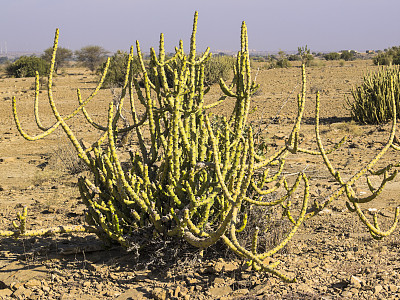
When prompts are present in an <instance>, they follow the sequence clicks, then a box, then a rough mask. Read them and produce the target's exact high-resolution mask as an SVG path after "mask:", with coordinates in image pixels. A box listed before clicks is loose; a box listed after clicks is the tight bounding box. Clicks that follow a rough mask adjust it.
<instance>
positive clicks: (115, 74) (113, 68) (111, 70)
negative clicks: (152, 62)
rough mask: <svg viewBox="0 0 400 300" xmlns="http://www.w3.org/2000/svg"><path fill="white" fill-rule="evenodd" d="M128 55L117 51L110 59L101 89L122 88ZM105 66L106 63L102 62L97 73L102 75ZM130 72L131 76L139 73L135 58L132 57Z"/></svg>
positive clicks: (138, 65)
mask: <svg viewBox="0 0 400 300" xmlns="http://www.w3.org/2000/svg"><path fill="white" fill-rule="evenodd" d="M128 57H129V53H127V52H125V51H121V50H118V51H117V52H116V53H114V55H113V56H111V58H110V65H109V67H108V71H107V75H106V78H105V79H104V83H103V87H104V88H109V87H119V88H120V87H122V86H123V85H124V81H125V75H126V74H125V73H126V72H125V71H126V67H127V64H128V61H129V59H128ZM106 66H107V62H104V63H103V64H102V65H101V66H100V68H99V69H98V72H99V73H100V74H103V72H104V69H105V68H106ZM131 72H132V74H133V75H135V76H136V75H138V73H139V72H140V63H139V60H138V58H137V57H134V58H133V60H132V63H131Z"/></svg>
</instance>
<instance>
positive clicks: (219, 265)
mask: <svg viewBox="0 0 400 300" xmlns="http://www.w3.org/2000/svg"><path fill="white" fill-rule="evenodd" d="M224 266H225V263H224V261H217V262H216V263H215V265H214V268H213V270H214V272H215V273H219V272H221V271H222V270H223V269H224Z"/></svg>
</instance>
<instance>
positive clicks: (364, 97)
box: [348, 66, 400, 124]
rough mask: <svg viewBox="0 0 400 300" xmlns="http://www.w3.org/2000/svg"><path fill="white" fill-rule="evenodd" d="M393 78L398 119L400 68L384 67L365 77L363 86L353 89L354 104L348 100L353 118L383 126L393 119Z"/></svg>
mask: <svg viewBox="0 0 400 300" xmlns="http://www.w3.org/2000/svg"><path fill="white" fill-rule="evenodd" d="M391 78H393V87H394V96H395V101H396V108H397V117H399V116H400V107H399V100H400V67H399V66H392V67H384V68H381V69H380V70H379V71H378V72H375V73H373V72H371V73H368V74H367V75H365V76H364V82H363V83H362V85H361V86H359V87H356V88H353V89H352V95H353V99H354V101H353V102H350V101H349V100H348V104H349V105H350V108H351V115H352V118H353V119H354V120H356V121H358V122H361V123H366V124H381V123H385V122H388V121H389V120H391V119H393V105H392V98H391V89H390V81H391Z"/></svg>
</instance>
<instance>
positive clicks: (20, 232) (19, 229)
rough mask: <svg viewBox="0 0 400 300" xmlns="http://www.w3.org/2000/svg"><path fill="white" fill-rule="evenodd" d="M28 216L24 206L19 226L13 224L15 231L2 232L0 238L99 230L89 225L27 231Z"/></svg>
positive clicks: (19, 218)
mask: <svg viewBox="0 0 400 300" xmlns="http://www.w3.org/2000/svg"><path fill="white" fill-rule="evenodd" d="M27 216H28V208H27V207H26V206H24V208H23V209H22V214H21V213H20V212H18V213H17V218H18V221H19V225H17V223H16V222H13V226H14V228H15V230H0V236H1V237H15V238H18V237H32V236H45V235H54V234H57V233H71V232H91V233H96V232H98V229H97V228H96V227H94V226H89V225H65V226H64V225H61V226H55V227H50V228H42V229H38V230H27V229H26V220H27Z"/></svg>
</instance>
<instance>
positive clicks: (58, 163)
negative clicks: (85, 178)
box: [49, 145, 87, 175]
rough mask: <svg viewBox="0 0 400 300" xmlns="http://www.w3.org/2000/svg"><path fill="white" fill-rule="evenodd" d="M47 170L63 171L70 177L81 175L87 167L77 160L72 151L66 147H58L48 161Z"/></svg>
mask: <svg viewBox="0 0 400 300" xmlns="http://www.w3.org/2000/svg"><path fill="white" fill-rule="evenodd" d="M49 168H50V169H53V170H65V171H66V172H67V173H69V174H71V175H75V174H79V173H82V172H83V171H85V170H87V166H86V165H85V164H84V163H83V162H82V160H81V159H79V157H78V155H77V154H76V152H75V151H73V149H71V148H70V147H68V146H66V145H59V146H57V148H56V149H55V150H54V152H53V153H52V155H51V156H50V159H49Z"/></svg>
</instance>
